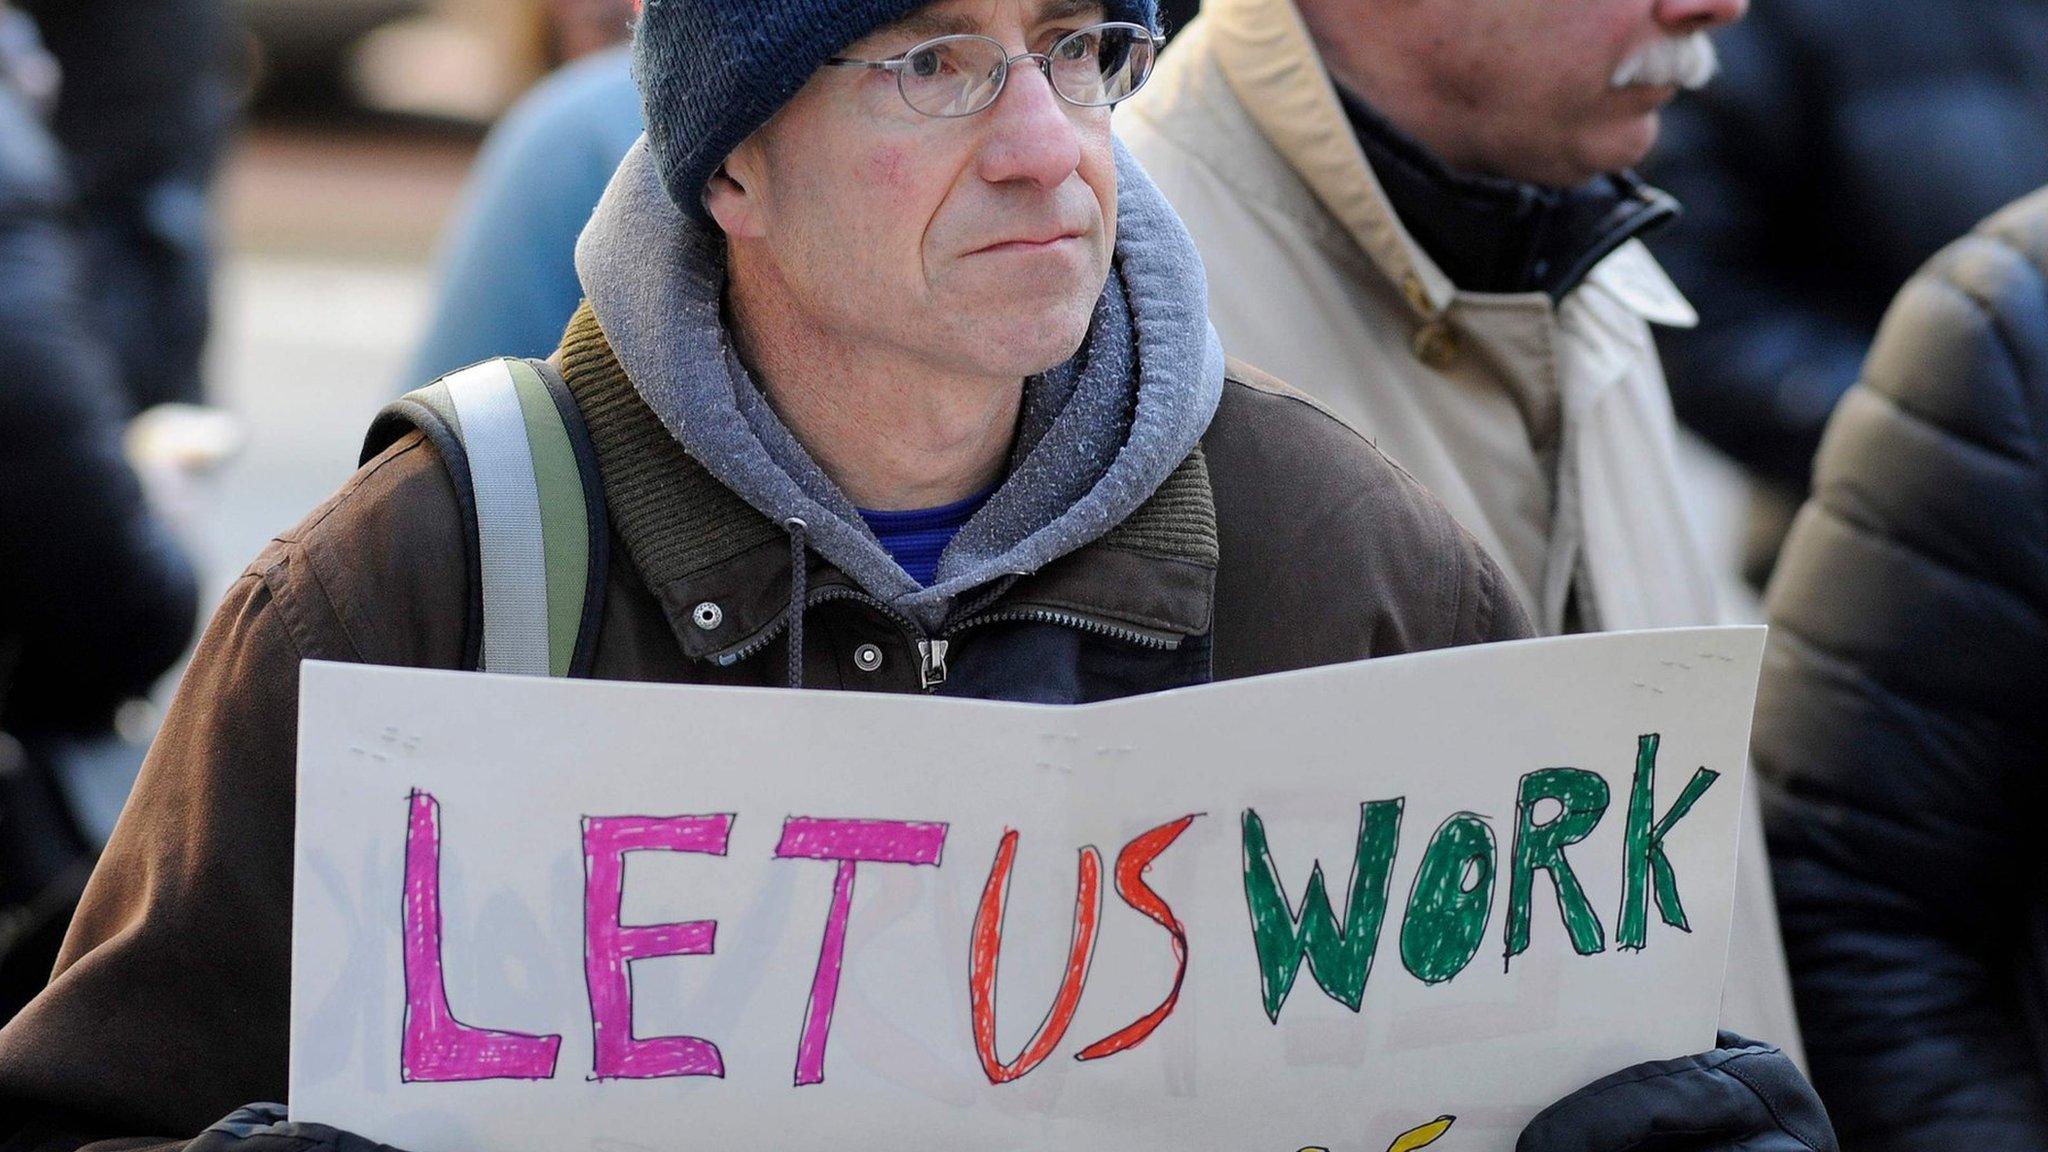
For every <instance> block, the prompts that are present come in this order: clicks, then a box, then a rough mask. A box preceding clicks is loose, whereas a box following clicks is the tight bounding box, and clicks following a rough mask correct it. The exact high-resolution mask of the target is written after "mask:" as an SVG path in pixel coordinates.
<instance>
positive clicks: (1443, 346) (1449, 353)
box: [1415, 320, 1458, 368]
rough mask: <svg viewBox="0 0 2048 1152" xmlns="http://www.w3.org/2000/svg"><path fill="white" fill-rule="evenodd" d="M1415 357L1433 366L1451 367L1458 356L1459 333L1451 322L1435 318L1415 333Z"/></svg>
mask: <svg viewBox="0 0 2048 1152" xmlns="http://www.w3.org/2000/svg"><path fill="white" fill-rule="evenodd" d="M1415 358H1416V359H1418V360H1420V361H1422V362H1423V363H1424V364H1427V365H1429V366H1430V367H1431V368H1449V367H1450V366H1451V364H1452V363H1453V362H1454V361H1456V360H1457V358H1458V334H1457V332H1455V331H1453V330H1452V328H1451V326H1450V325H1449V324H1446V323H1444V322H1443V321H1441V320H1435V321H1432V322H1430V323H1428V324H1424V325H1423V326H1422V327H1421V328H1420V329H1419V330H1417V332H1416V333H1415Z"/></svg>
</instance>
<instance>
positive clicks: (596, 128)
mask: <svg viewBox="0 0 2048 1152" xmlns="http://www.w3.org/2000/svg"><path fill="white" fill-rule="evenodd" d="M578 3H581V4H585V5H588V6H589V7H591V8H595V9H597V10H599V11H601V12H607V13H609V12H611V11H613V10H615V9H616V8H617V7H618V4H617V3H615V2H614V3H607V2H606V0H576V3H571V4H569V5H567V6H566V7H567V8H568V9H570V10H579V9H577V4H578ZM1195 10H1196V0H1168V2H1167V3H1164V4H1161V5H1160V6H1159V15H1160V21H1161V23H1162V24H1164V25H1165V28H1166V32H1167V34H1168V36H1171V35H1172V34H1173V33H1174V32H1175V31H1177V30H1178V29H1179V28H1180V27H1181V26H1182V25H1183V24H1185V23H1186V22H1187V21H1188V20H1190V19H1192V18H1193V17H1194V14H1195ZM624 31H625V28H624V27H623V26H622V27H621V32H622V33H623V32H624ZM630 64H631V52H630V50H629V49H628V48H627V47H625V46H624V45H620V46H617V47H606V48H601V49H597V50H595V51H593V52H592V53H591V54H590V55H588V56H586V57H584V58H583V59H579V60H575V61H572V62H571V63H569V64H567V65H565V66H563V67H562V68H559V69H557V70H556V71H555V72H554V73H553V74H552V75H550V76H549V77H548V78H547V79H545V80H543V81H542V82H541V83H540V84H538V85H536V86H535V87H534V89H533V90H532V91H531V92H529V93H527V94H526V96H525V97H523V98H522V99H521V100H520V101H519V103H518V104H516V105H515V106H513V108H512V110H511V111H509V112H507V113H506V114H505V116H504V117H503V118H502V119H501V120H500V121H499V122H498V124H497V126H496V127H494V128H492V129H491V134H490V136H489V138H487V139H486V140H485V141H484V148H483V152H482V153H481V154H480V155H479V156H478V157H477V162H476V166H475V167H474V168H473V169H471V171H470V175H469V182H468V186H467V187H466V188H465V189H464V192H463V199H462V203H461V205H460V206H459V207H458V208H457V209H456V213H455V216H454V217H453V218H452V219H451V220H450V221H449V223H448V226H447V228H446V230H445V231H444V233H443V235H442V240H441V253H440V258H439V261H438V264H439V269H438V273H437V277H436V285H435V292H434V305H433V312H432V314H431V317H430V318H429V320H428V322H427V328H426V332H425V334H424V335H423V336H422V337H421V339H420V343H419V346H418V348H417V349H416V350H415V351H414V352H413V356H412V360H411V362H410V364H409V366H408V367H407V369H406V375H405V378H404V380H403V382H401V383H400V385H399V387H400V388H401V389H405V388H413V387H416V386H418V385H420V384H422V383H424V382H426V381H428V380H433V379H435V378H437V377H439V376H441V375H443V374H444V373H448V372H452V371H454V370H455V369H457V368H460V367H462V366H464V365H466V364H474V363H476V362H477V361H479V360H483V359H485V358H487V357H491V356H508V355H516V356H545V355H547V354H548V353H549V352H551V351H553V350H554V347H555V345H556V344H557V343H559V342H560V341H561V338H562V321H563V317H566V316H568V315H569V314H570V313H571V312H573V311H575V310H576V304H577V302H578V301H580V300H581V299H583V288H582V285H580V284H578V283H577V281H576V269H575V265H574V255H575V251H576V237H577V236H578V235H579V234H580V233H581V232H582V231H583V225H584V224H586V223H588V222H589V220H590V213H591V210H592V209H594V208H595V207H596V206H597V201H598V198H599V197H600V196H602V195H603V194H604V188H605V185H606V184H607V183H608V182H610V180H611V178H612V172H613V170H614V169H616V168H617V167H618V166H619V160H620V159H621V158H623V157H624V156H625V155H626V150H627V149H628V148H630V147H632V145H633V141H634V140H636V139H638V138H639V135H640V130H641V126H642V124H641V114H640V92H639V90H638V89H637V88H635V87H634V85H633V76H632V73H631V70H630Z"/></svg>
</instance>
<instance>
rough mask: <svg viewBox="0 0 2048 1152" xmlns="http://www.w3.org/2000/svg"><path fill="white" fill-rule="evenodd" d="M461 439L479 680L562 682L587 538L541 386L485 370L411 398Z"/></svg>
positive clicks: (582, 587) (572, 643)
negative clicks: (478, 616) (479, 602)
mask: <svg viewBox="0 0 2048 1152" xmlns="http://www.w3.org/2000/svg"><path fill="white" fill-rule="evenodd" d="M417 395H418V398H419V399H420V401H421V402H423V403H425V404H426V405H427V406H428V407H430V408H432V409H434V410H435V411H436V412H437V413H439V414H441V415H442V417H443V418H444V419H446V420H447V421H448V423H449V424H450V425H451V426H452V430H453V431H454V432H455V434H456V435H457V436H458V437H459V438H460V439H461V441H462V447H463V451H464V453H465V454H466V455H467V456H468V458H469V478H470V484H471V487H472V488H473V490H474V492H475V496H476V522H477V548H478V561H479V562H478V572H479V575H480V578H481V580H482V585H483V587H482V593H483V670H484V671H486V672H502V673H508V674H511V675H517V676H566V675H568V674H569V671H570V664H571V661H572V660H573V658H574V655H575V650H576V641H577V635H578V631H579V629H580V627H581V625H582V622H583V608H584V594H585V591H586V588H587V585H588V582H589V579H590V532H591V525H590V522H589V513H588V508H587V505H586V503H585V500H584V493H583V478H582V473H581V471H580V470H579V469H578V467H577V463H576V454H575V450H574V449H573V448H572V446H571V444H570V441H569V433H568V430H567V429H566V428H565V427H564V426H563V423H562V415H561V412H560V411H559V410H558V409H557V408H556V407H555V402H554V398H553V397H552V396H550V395H549V393H548V388H547V384H546V383H545V382H543V381H542V380H541V378H540V374H539V373H538V372H536V371H534V369H533V366H532V365H531V364H528V363H527V362H526V361H524V360H512V359H502V360H487V361H484V362H483V363H481V364H474V365H471V366H470V367H468V368H464V369H462V370H461V371H459V372H454V373H451V374H450V375H448V376H444V377H442V378H441V379H440V380H439V381H437V382H435V383H434V384H432V385H430V386H429V387H427V388H425V389H422V390H421V391H420V393H418V394H417Z"/></svg>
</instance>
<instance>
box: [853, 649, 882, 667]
mask: <svg viewBox="0 0 2048 1152" xmlns="http://www.w3.org/2000/svg"><path fill="white" fill-rule="evenodd" d="M853 666H854V667H855V668H858V669H860V670H861V671H863V672H873V671H874V670H875V669H877V668H880V667H881V666H882V650H881V649H880V648H877V647H875V646H874V645H873V644H863V645H861V646H860V647H858V648H855V649H854V650H853Z"/></svg>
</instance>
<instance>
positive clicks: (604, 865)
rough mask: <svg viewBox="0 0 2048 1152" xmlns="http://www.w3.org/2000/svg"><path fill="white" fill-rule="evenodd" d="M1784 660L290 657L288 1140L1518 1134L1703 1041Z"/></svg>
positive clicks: (1484, 1139) (977, 1142)
mask: <svg viewBox="0 0 2048 1152" xmlns="http://www.w3.org/2000/svg"><path fill="white" fill-rule="evenodd" d="M1762 647H1763V633H1762V630H1761V629H1700V630H1684V631H1672V632H1658V633H1637V634H1629V635H1611V636H1593V637H1576V638H1569V639H1562V640H1547V641H1533V642H1527V643H1520V644H1509V645H1500V646H1495V647H1491V648H1482V649H1465V650H1459V651H1450V652H1440V653H1429V654H1424V655H1420V656H1412V657H1403V658H1398V659H1387V660H1378V661H1372V662H1368V663H1362V664H1352V665H1345V666H1340V667H1331V668H1322V669H1315V670H1310V671H1306V672H1297V673H1291V674H1287V675H1283V676H1274V677H1265V678H1261V679H1256V680H1247V681H1239V682H1235V683H1227V684H1218V685H1212V686H1208V687H1203V688H1195V689H1188V690H1184V691H1179V692H1172V693H1166V694H1163V695H1158V696H1150V697H1139V698H1133V699H1129V700H1122V701H1116V702H1112V703H1107V704H1099V705H1090V706H1086V707H1075V708H1052V707H1043V706H1032V705H1013V704H990V703H979V702H968V701H953V700H938V699H923V698H906V697H886V696H863V695H856V694H850V693H848V694H842V693H826V692H785V691H774V690H738V689H710V688H687V687H675V686H661V685H628V684H605V683H590V682H571V681H547V680H538V679H531V680H529V679H512V678H503V677H490V676H480V675H473V674H461V673H445V672H420V671H408V670H400V669H389V668H368V667H358V666H350V665H337V664H314V663H309V664H307V665H306V666H305V671H304V692H303V697H302V701H301V717H300V744H299V807H298V850H297V875H296V884H295V893H294V895H295V901H294V908H293V955H292V1033H291V1040H292V1044H291V1078H290V1092H291V1098H290V1106H291V1113H292V1116H293V1118H294V1119H299V1120H311V1121H320V1122H325V1123H329V1124H334V1125H337V1126H339V1127H342V1128H346V1129H350V1130H353V1131H357V1132H361V1133H363V1134H365V1135H367V1136H370V1137H372V1138H374V1139H377V1140H380V1141H383V1142H386V1143H390V1144H394V1145H396V1146H398V1147H400V1148H405V1149H409V1150H411V1152H573V1150H576V1149H604V1150H606V1152H621V1150H630V1149H640V1148H647V1149H654V1148H660V1149H677V1150H690V1149H752V1148H768V1147H777V1148H819V1149H833V1150H835V1152H837V1150H847V1152H857V1150H863V1149H900V1148H944V1149H948V1150H975V1149H1015V1148H1059V1149H1063V1150H1064V1149H1073V1150H1079V1152H1087V1150H1093V1149H1118V1150H1159V1152H1165V1150H1169V1149H1172V1150H1176V1152H1178V1150H1182V1149H1227V1150H1230V1152H1295V1150H1296V1149H1300V1148H1304V1147H1320V1148H1328V1149H1331V1150H1332V1152H1381V1150H1382V1149H1387V1148H1389V1147H1400V1148H1403V1149H1406V1148H1416V1147H1421V1146H1423V1145H1424V1144H1430V1145H1431V1147H1432V1148H1434V1149H1438V1150H1444V1152H1457V1150H1468V1149H1469V1150H1494V1152H1498V1150H1504V1149H1508V1148H1511V1147H1512V1146H1513V1142H1514V1138H1515V1135H1516V1133H1517V1132H1518V1131H1519V1129H1520V1128H1521V1126H1522V1125H1523V1124H1524V1123H1525V1122H1526V1121H1527V1120H1528V1119H1529V1118H1530V1117H1531V1116H1532V1115H1534V1113H1535V1112H1536V1111H1537V1110H1538V1109H1539V1108H1541V1107H1542V1106H1544V1105H1545V1104H1548V1103H1549V1102H1551V1101H1552V1100H1554V1099H1556V1098H1558V1097H1559V1096H1561V1095H1563V1094H1565V1093H1567V1092H1569V1091H1570V1090H1572V1089H1574V1088H1576V1087H1578V1086H1579V1085H1581V1084H1584V1083H1586V1082H1587V1081H1589V1080H1592V1079H1594V1078H1596V1077H1598V1076H1600V1075H1603V1074H1605V1073H1607V1072H1610V1071H1613V1070H1616V1069H1618V1068H1622V1067H1625V1066H1627V1065H1629V1064H1632V1063H1635V1062H1637V1061H1640V1060H1644V1059H1653V1058H1661V1057H1668V1056H1676V1055H1680V1054H1684V1053H1687V1052H1694V1051H1700V1050H1704V1049H1706V1048H1710V1047H1712V1045H1713V1041H1714V1022H1715V1018H1716V1015H1717V1007H1718V1004H1719V1001H1720V995H1721V983H1722V974H1723V968H1724V963H1725V956H1726V954H1727V946H1728V932H1729V916H1730V907H1731V903H1732V899H1733V890H1734V860H1735V855H1736V838H1737V831H1736V829H1737V814H1738V813H1739V812H1740V811H1741V807H1742V795H1741V794H1742V789H1743V786H1744V780H1743V776H1744V766H1745V750H1746V747H1747V742H1748V735H1749V721H1750V713H1751V708H1752V705H1753V701H1754V693H1755V688H1756V681H1757V672H1758V667H1759V663H1760V661H1761V653H1762ZM1440 1117H1441V1118H1443V1119H1439V1118H1440ZM1432 1141H1433V1143H1432Z"/></svg>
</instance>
